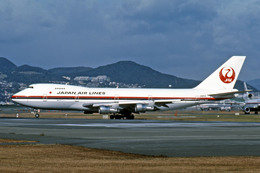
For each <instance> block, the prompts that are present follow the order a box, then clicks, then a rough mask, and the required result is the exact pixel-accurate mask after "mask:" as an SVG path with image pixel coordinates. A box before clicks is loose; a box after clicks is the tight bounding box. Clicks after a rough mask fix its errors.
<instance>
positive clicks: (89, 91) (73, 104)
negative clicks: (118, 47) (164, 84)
mask: <svg viewBox="0 0 260 173" xmlns="http://www.w3.org/2000/svg"><path fill="white" fill-rule="evenodd" d="M219 92H220V93H221V91H219ZM209 93H210V94H214V93H216V91H214V92H212V91H208V90H199V89H140V88H138V89H136V88H134V89H132V88H86V87H80V86H72V85H61V84H34V85H30V87H29V88H27V89H25V90H22V91H20V92H18V93H16V94H15V95H13V97H12V100H13V101H14V102H16V103H19V104H21V105H25V106H29V107H33V108H37V109H38V108H40V109H57V110H83V111H84V110H90V109H91V108H90V107H88V105H95V104H98V105H110V106H115V105H116V104H117V103H118V104H119V105H121V104H126V105H127V104H133V103H134V104H138V103H140V104H142V103H145V104H147V103H152V102H158V103H160V102H162V103H166V104H165V105H162V106H158V108H160V109H161V110H165V109H166V110H167V109H179V108H184V107H188V106H193V105H198V104H202V103H206V102H208V101H214V100H222V99H226V97H223V98H214V97H211V96H208V94H209ZM159 105H160V104H159Z"/></svg>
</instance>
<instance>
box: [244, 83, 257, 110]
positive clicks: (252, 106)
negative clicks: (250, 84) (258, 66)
mask: <svg viewBox="0 0 260 173" xmlns="http://www.w3.org/2000/svg"><path fill="white" fill-rule="evenodd" d="M244 88H245V90H248V89H247V85H246V83H245V82H244ZM252 97H253V95H252V94H251V93H248V92H246V96H244V99H245V105H244V107H243V111H244V113H245V114H250V112H251V111H255V114H258V111H259V110H260V99H259V98H257V99H252Z"/></svg>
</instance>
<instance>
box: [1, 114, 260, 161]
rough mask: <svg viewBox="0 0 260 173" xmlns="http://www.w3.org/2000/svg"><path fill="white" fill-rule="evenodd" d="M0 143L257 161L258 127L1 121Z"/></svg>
mask: <svg viewBox="0 0 260 173" xmlns="http://www.w3.org/2000/svg"><path fill="white" fill-rule="evenodd" d="M0 138H8V139H21V140H33V141H39V143H40V144H69V145H76V146H85V147H90V148H99V149H108V150H115V151H122V152H127V153H136V154H145V155H163V156H173V157H188V156H260V123H229V122H188V121H187V122H184V121H162V120H88V119H45V118H43V119H34V118H28V119H15V118H0ZM2 145H5V144H2Z"/></svg>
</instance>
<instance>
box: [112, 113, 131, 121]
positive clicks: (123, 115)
mask: <svg viewBox="0 0 260 173" xmlns="http://www.w3.org/2000/svg"><path fill="white" fill-rule="evenodd" d="M110 119H129V120H133V119H135V116H134V115H133V114H113V115H110Z"/></svg>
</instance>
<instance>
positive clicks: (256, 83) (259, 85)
mask: <svg viewBox="0 0 260 173" xmlns="http://www.w3.org/2000/svg"><path fill="white" fill-rule="evenodd" d="M247 83H248V84H249V85H251V86H253V87H255V88H256V89H258V90H260V79H254V80H250V81H247Z"/></svg>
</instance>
